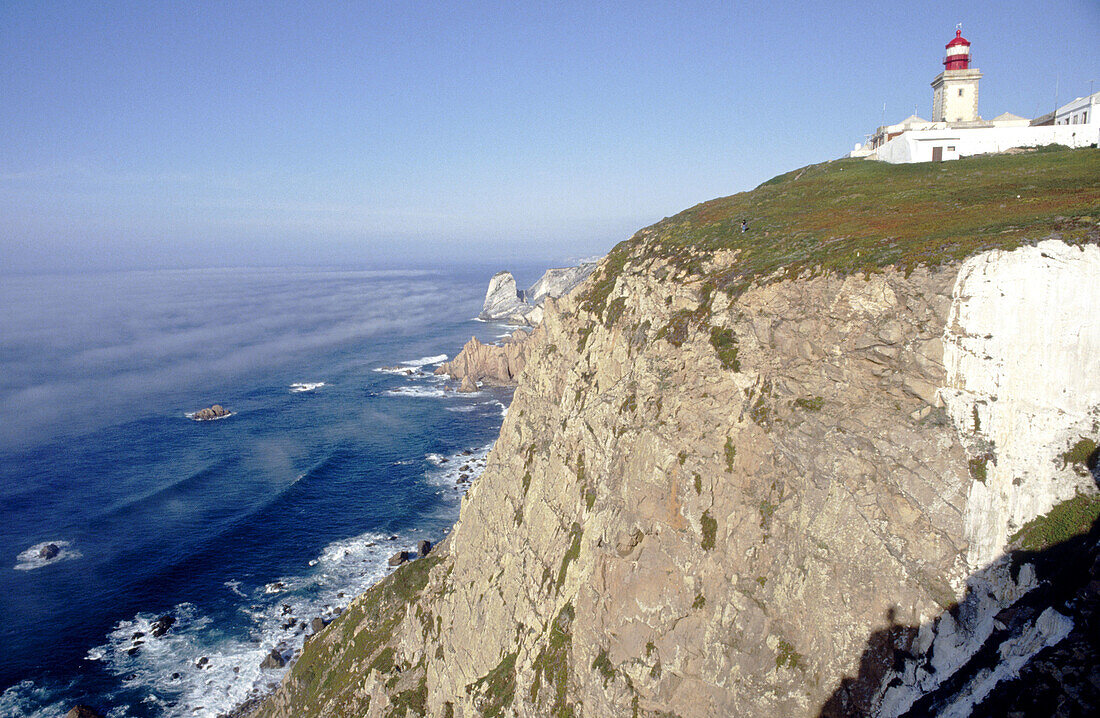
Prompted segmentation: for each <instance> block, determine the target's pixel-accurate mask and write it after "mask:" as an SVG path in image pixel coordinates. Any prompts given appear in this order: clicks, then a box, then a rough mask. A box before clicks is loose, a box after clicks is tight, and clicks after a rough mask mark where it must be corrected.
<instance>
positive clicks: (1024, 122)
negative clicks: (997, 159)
mask: <svg viewBox="0 0 1100 718" xmlns="http://www.w3.org/2000/svg"><path fill="white" fill-rule="evenodd" d="M946 50H947V53H946V57H945V59H944V61H943V64H944V71H943V72H941V73H940V74H939V75H937V76H936V78H935V79H934V80H932V120H931V121H928V120H925V119H923V118H921V117H917V116H916V115H912V116H910V117H908V118H906V119H905V120H902V121H901V122H899V123H897V124H896V125H884V126H882V127H879V128H878V129H876V130H875V132H874V134H872V135H871V138H870V140H869V141H868V142H867V144H866V145H856V148H855V150H853V151H852V152H850V153H849V157H865V158H867V159H875V160H882V161H884V162H890V163H892V164H900V163H908V162H941V161H945V160H957V159H959V158H960V157H967V156H970V155H980V154H987V153H992V152H1003V151H1005V150H1008V149H1012V148H1014V147H1039V146H1042V145H1051V144H1061V145H1067V146H1069V147H1090V146H1093V147H1095V146H1097V145H1098V144H1100V117H1098V116H1097V112H1096V110H1097V109H1100V92H1097V93H1094V94H1092V95H1090V96H1088V97H1078V98H1077V99H1076V100H1074V101H1073V102H1070V103H1068V104H1066V105H1063V106H1062V107H1059V108H1058V109H1057V110H1056V111H1054V112H1051V113H1047V114H1046V115H1044V116H1042V117H1039V118H1036V119H1034V120H1028V119H1026V118H1023V117H1019V116H1017V115H1013V114H1011V113H1008V112H1005V113H1003V114H1001V115H998V116H997V117H995V118H994V119H992V120H983V119H982V118H981V116H980V115H978V81H979V80H980V79H981V77H982V73H981V71H980V70H978V69H977V68H971V67H970V42H969V41H968V40H967V39H966V38H964V37H963V36H962V31H961V30H956V31H955V38H954V39H953V40H951V42H949V43H947V45H946Z"/></svg>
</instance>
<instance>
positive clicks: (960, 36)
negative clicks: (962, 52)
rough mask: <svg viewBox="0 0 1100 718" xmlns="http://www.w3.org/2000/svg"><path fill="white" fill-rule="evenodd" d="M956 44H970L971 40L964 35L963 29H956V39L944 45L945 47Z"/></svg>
mask: <svg viewBox="0 0 1100 718" xmlns="http://www.w3.org/2000/svg"><path fill="white" fill-rule="evenodd" d="M956 45H966V46H967V47H969V46H970V41H969V40H967V39H966V38H965V37H963V31H962V30H956V31H955V39H954V40H952V41H951V42H949V43H947V44H946V45H944V47H947V48H952V47H955V46H956Z"/></svg>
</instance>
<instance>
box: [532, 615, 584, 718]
mask: <svg viewBox="0 0 1100 718" xmlns="http://www.w3.org/2000/svg"><path fill="white" fill-rule="evenodd" d="M574 615H575V614H574V611H573V604H572V603H567V604H565V605H564V606H563V607H562V609H561V611H559V612H558V615H557V617H556V618H555V619H554V622H553V623H552V624H551V626H550V632H549V635H548V636H547V638H546V643H545V645H543V647H542V650H540V651H539V654H538V655H537V656H536V657H535V661H534V664H533V668H534V669H535V677H534V680H533V681H532V682H531V701H532V702H537V701H538V699H539V694H540V693H541V692H542V687H543V684H545V685H546V687H547V689H549V690H550V691H552V693H550V694H549V698H548V699H547V700H546V702H547V703H549V706H548V709H549V711H548V713H544V715H551V716H554V718H571V716H573V705H572V704H571V703H569V702H568V700H567V697H568V695H569V662H570V657H571V655H570V654H572V652H573V618H574Z"/></svg>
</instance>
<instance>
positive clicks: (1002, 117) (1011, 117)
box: [993, 112, 1027, 122]
mask: <svg viewBox="0 0 1100 718" xmlns="http://www.w3.org/2000/svg"><path fill="white" fill-rule="evenodd" d="M1004 120H1022V121H1024V122H1027V118H1026V117H1020V116H1019V115H1014V114H1012V113H1011V112H1002V113H1001V114H999V115H997V116H996V117H994V118H993V121H994V122H1002V121H1004Z"/></svg>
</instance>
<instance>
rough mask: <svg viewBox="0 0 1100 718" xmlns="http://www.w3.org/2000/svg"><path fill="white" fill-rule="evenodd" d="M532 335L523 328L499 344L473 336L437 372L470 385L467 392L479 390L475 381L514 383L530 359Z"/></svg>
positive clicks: (500, 384) (501, 384) (498, 383)
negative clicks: (482, 340)
mask: <svg viewBox="0 0 1100 718" xmlns="http://www.w3.org/2000/svg"><path fill="white" fill-rule="evenodd" d="M529 338H530V333H529V332H527V331H526V330H523V329H517V330H515V331H514V332H512V334H511V335H510V336H508V337H505V338H504V340H503V341H502V342H501V343H500V344H482V343H481V342H480V341H478V339H477V337H470V341H468V342H466V344H465V346H463V347H462V351H460V352H459V353H458V355H457V356H456V357H455V358H454V359H453V360H451V361H449V362H446V363H444V364H441V365H440V366H439V367H438V368H436V370H435V373H436V374H441V375H446V376H449V377H451V378H452V379H455V380H457V381H460V382H462V383H463V384H464V385H465V386H467V389H465V391H477V384H476V382H488V383H489V384H494V385H498V386H507V385H512V384H515V383H516V377H518V376H519V374H520V372H521V371H523V367H524V364H525V363H526V362H527V351H528V346H529V344H528V339H529ZM460 390H461V388H460Z"/></svg>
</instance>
